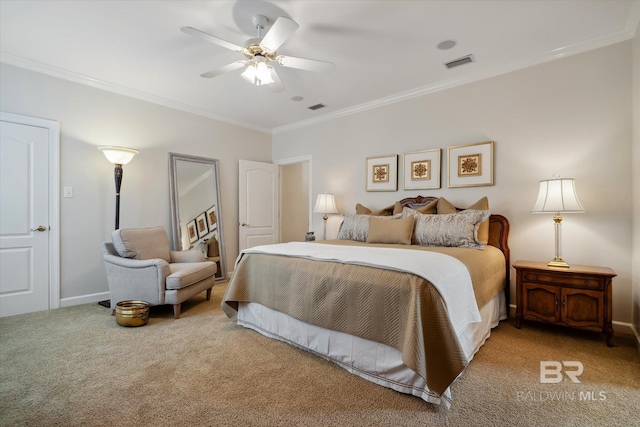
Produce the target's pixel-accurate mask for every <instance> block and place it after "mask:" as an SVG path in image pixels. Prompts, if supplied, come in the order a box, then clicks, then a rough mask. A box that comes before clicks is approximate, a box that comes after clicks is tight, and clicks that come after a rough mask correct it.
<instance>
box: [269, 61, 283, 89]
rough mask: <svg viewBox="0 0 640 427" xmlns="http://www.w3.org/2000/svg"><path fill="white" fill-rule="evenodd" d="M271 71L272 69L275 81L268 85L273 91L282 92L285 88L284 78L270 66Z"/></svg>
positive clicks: (272, 76)
mask: <svg viewBox="0 0 640 427" xmlns="http://www.w3.org/2000/svg"><path fill="white" fill-rule="evenodd" d="M269 71H271V78H272V79H273V83H271V84H270V85H267V86H268V87H269V89H270V90H271V92H282V91H283V90H284V85H283V84H282V80H280V77H278V73H276V70H274V69H273V67H271V66H270V67H269Z"/></svg>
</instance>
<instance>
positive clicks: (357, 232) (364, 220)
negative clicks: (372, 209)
mask: <svg viewBox="0 0 640 427" xmlns="http://www.w3.org/2000/svg"><path fill="white" fill-rule="evenodd" d="M401 217H402V215H392V216H373V215H363V214H351V215H347V216H345V217H344V221H342V225H341V226H340V230H339V231H338V239H340V240H355V241H356V242H366V241H367V234H368V233H369V219H370V218H380V219H385V220H386V219H398V218H401Z"/></svg>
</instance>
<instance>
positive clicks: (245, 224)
mask: <svg viewBox="0 0 640 427" xmlns="http://www.w3.org/2000/svg"><path fill="white" fill-rule="evenodd" d="M240 225H241V226H243V227H248V226H249V224H247V223H246V222H241V223H240Z"/></svg>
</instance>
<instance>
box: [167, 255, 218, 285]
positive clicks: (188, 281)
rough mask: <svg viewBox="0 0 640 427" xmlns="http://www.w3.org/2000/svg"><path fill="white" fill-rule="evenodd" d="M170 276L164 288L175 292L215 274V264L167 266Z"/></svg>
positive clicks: (175, 264)
mask: <svg viewBox="0 0 640 427" xmlns="http://www.w3.org/2000/svg"><path fill="white" fill-rule="evenodd" d="M169 269H170V270H171V274H170V275H169V276H167V281H166V284H165V287H166V288H167V289H172V290H177V289H182V288H186V287H187V286H191V285H193V284H196V283H198V282H199V281H201V280H203V279H206V278H207V277H212V276H214V275H215V274H216V271H217V267H216V263H215V262H211V261H205V262H176V263H173V264H169Z"/></svg>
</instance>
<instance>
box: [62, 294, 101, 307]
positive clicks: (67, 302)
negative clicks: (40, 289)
mask: <svg viewBox="0 0 640 427" xmlns="http://www.w3.org/2000/svg"><path fill="white" fill-rule="evenodd" d="M109 298H111V294H110V293H109V292H100V293H97V294H89V295H81V296H77V297H70V298H61V299H60V307H61V308H62V307H72V306H74V305H82V304H91V303H93V302H98V301H104V300H106V299H109Z"/></svg>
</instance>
